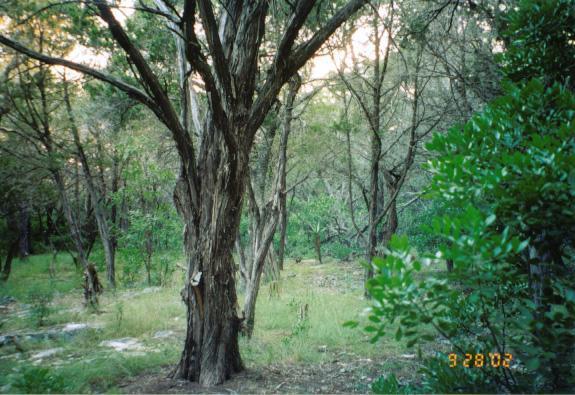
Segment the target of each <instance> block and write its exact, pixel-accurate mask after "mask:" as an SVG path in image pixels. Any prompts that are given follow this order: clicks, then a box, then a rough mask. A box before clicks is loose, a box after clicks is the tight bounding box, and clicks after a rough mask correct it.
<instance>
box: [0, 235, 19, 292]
mask: <svg viewBox="0 0 575 395" xmlns="http://www.w3.org/2000/svg"><path fill="white" fill-rule="evenodd" d="M19 244H20V243H19V240H18V239H17V238H16V239H15V240H14V241H13V242H12V243H11V244H10V248H9V249H8V254H7V255H6V262H5V263H4V267H3V268H2V276H1V277H0V279H1V280H2V281H8V278H9V277H10V273H11V272H12V261H13V260H14V257H15V256H16V254H17V253H18V246H19Z"/></svg>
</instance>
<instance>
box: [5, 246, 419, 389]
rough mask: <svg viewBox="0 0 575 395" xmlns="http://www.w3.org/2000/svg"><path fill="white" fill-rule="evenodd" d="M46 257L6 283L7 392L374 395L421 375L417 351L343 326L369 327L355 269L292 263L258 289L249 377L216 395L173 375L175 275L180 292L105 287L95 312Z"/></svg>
mask: <svg viewBox="0 0 575 395" xmlns="http://www.w3.org/2000/svg"><path fill="white" fill-rule="evenodd" d="M48 262H49V258H48V257H47V256H44V257H42V256H38V257H32V258H30V259H29V260H28V261H27V262H19V261H18V262H15V266H14V272H13V273H12V277H11V278H10V280H9V281H8V283H6V284H5V285H4V286H3V287H2V288H0V313H1V315H0V392H49V391H51V392H124V393H196V392H204V393H205V392H212V393H227V392H231V393H283V392H290V393H366V392H368V391H369V388H370V384H371V383H372V382H373V381H374V380H376V379H377V378H378V377H379V376H381V375H383V374H388V373H394V374H395V375H396V376H397V377H398V379H399V380H400V381H402V382H410V383H412V382H414V381H415V380H417V378H416V371H417V368H418V366H419V363H418V358H417V356H416V355H415V351H413V350H408V349H406V348H405V346H404V344H403V343H402V342H397V341H395V339H394V338H393V337H392V336H385V337H384V338H383V339H381V340H380V341H379V342H378V343H377V344H375V345H374V344H371V343H370V342H369V337H368V336H367V335H366V334H365V333H364V332H363V331H362V330H361V329H360V328H356V329H349V328H345V327H343V326H342V324H343V323H344V322H345V321H348V320H354V319H355V320H359V321H360V322H365V313H364V310H365V308H366V307H367V306H368V304H367V302H366V301H365V300H364V299H363V297H362V293H363V288H362V277H363V270H362V268H361V267H360V266H359V264H358V263H352V262H341V261H335V260H331V261H330V260H328V261H327V262H325V263H324V264H322V265H318V264H317V262H315V261H313V260H304V261H302V262H301V263H299V264H296V263H293V262H289V263H288V264H287V265H286V269H285V270H284V271H283V272H282V278H281V280H280V281H279V282H275V283H273V282H272V283H267V284H264V285H263V286H262V289H261V291H260V296H259V299H258V305H257V310H256V311H257V313H256V327H255V330H254V336H253V338H252V339H251V340H249V341H248V340H247V339H244V338H242V339H241V340H240V348H241V351H242V356H243V359H244V362H245V365H246V370H245V371H244V372H243V373H241V374H239V375H237V376H235V377H234V378H233V379H231V380H229V381H228V382H226V383H225V384H224V385H222V386H218V387H214V388H209V389H208V388H201V387H198V386H197V385H195V384H193V383H189V382H186V381H182V380H177V379H171V378H169V373H170V371H171V369H172V368H173V366H174V365H175V364H176V363H177V360H178V357H179V352H180V351H181V350H180V348H181V346H182V344H183V339H184V335H185V309H184V306H183V304H182V303H181V301H180V296H179V289H180V287H179V286H178V285H177V284H181V283H182V282H181V279H180V278H179V277H181V275H180V274H179V273H178V274H177V275H176V276H175V277H177V278H175V279H174V282H173V285H172V286H166V287H144V286H142V287H134V288H130V289H120V290H118V291H116V292H115V293H111V292H106V293H105V294H104V295H103V296H102V298H101V311H100V312H99V313H98V314H96V313H89V312H86V311H85V309H83V308H82V306H81V289H80V288H79V287H78V286H77V285H78V284H80V278H81V277H80V273H78V272H77V271H76V270H74V267H73V265H72V264H71V263H70V262H67V261H66V260H65V259H63V260H62V262H59V264H58V268H59V271H58V273H59V275H58V278H57V279H54V278H50V277H49V274H48ZM46 284H48V285H46ZM42 287H47V288H46V289H45V290H44V291H43V288H42ZM48 290H49V291H50V292H52V296H51V297H50V298H49V299H48V302H42V298H41V297H40V298H39V297H38V295H42V292H47V291H48ZM240 300H241V295H240ZM306 306H307V307H306ZM306 309H307V314H302V312H303V311H305V310H306ZM43 310H45V311H43ZM39 321H42V322H39Z"/></svg>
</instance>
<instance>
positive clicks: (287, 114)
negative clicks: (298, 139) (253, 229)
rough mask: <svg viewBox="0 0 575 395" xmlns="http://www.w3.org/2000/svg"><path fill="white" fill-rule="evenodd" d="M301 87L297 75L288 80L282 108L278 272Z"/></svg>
mask: <svg viewBox="0 0 575 395" xmlns="http://www.w3.org/2000/svg"><path fill="white" fill-rule="evenodd" d="M300 87H301V77H300V76H299V74H295V75H294V76H293V77H292V79H291V80H290V84H289V91H288V95H287V100H286V103H285V106H284V109H285V110H284V119H283V131H282V136H281V141H280V158H279V161H280V163H282V162H283V163H285V165H284V166H282V168H281V169H280V171H281V173H280V174H279V177H280V186H279V189H280V192H279V193H280V195H279V227H280V240H279V246H278V267H279V269H280V270H283V268H284V259H285V258H284V255H285V247H286V236H287V226H288V215H287V190H286V188H287V182H286V178H287V177H286V176H287V146H288V139H289V135H290V133H291V125H292V120H293V107H294V102H295V98H296V95H297V93H298V91H299V89H300Z"/></svg>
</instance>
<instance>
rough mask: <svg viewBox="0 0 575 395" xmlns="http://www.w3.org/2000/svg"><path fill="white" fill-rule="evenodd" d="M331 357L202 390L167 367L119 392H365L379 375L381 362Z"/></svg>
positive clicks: (245, 374) (247, 372) (240, 377)
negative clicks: (176, 376)
mask: <svg viewBox="0 0 575 395" xmlns="http://www.w3.org/2000/svg"><path fill="white" fill-rule="evenodd" d="M345 359H346V362H343V361H340V360H338V359H337V358H334V359H333V360H332V361H330V362H328V363H321V364H313V365H311V364H310V365H271V366H267V367H258V368H257V369H247V370H245V371H244V372H242V373H240V374H238V375H236V376H234V377H233V378H232V379H231V380H228V381H227V382H226V383H225V384H223V385H219V386H215V387H211V388H205V387H201V386H199V385H198V384H197V383H191V382H187V381H184V380H178V379H172V378H170V377H169V375H170V371H171V368H167V367H166V368H163V369H162V370H160V371H157V372H153V373H150V374H145V375H141V376H138V377H135V378H132V379H131V380H130V381H129V382H126V383H124V384H122V385H121V386H120V387H119V389H120V390H121V391H122V392H125V393H150V394H151V393H154V394H157V393H168V394H180V393H212V394H215V393H218V394H221V393H243V394H245V393H247V394H278V393H298V394H299V393H313V394H335V393H367V392H368V390H369V388H368V384H369V383H370V382H372V381H373V380H374V379H375V378H377V377H379V376H380V375H381V363H374V361H371V360H370V359H361V358H358V359H354V358H353V357H351V358H350V357H348V358H345Z"/></svg>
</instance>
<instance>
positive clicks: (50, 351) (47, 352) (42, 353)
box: [31, 347, 64, 359]
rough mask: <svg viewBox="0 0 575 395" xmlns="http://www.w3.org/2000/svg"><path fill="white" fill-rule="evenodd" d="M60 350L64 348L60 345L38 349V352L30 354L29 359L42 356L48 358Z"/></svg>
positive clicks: (41, 357)
mask: <svg viewBox="0 0 575 395" xmlns="http://www.w3.org/2000/svg"><path fill="white" fill-rule="evenodd" d="M62 351H64V349H63V348H62V347H58V348H50V349H48V350H43V351H40V352H39V353H36V354H34V355H32V357H31V359H43V358H48V357H51V356H53V355H56V354H59V353H61V352H62Z"/></svg>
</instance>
